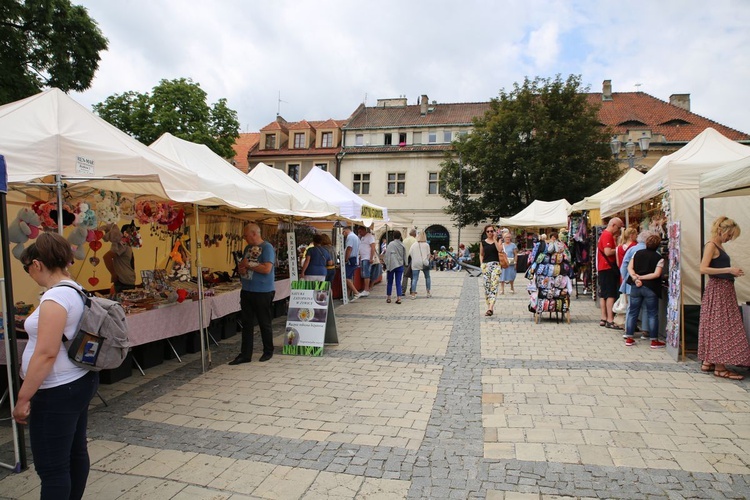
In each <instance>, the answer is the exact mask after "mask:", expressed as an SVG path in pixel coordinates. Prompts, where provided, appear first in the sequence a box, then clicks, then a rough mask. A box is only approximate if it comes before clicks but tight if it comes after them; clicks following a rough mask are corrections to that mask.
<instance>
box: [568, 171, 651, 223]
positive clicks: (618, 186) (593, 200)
mask: <svg viewBox="0 0 750 500" xmlns="http://www.w3.org/2000/svg"><path fill="white" fill-rule="evenodd" d="M641 177H643V173H642V172H639V171H638V170H636V169H634V168H631V169H628V171H627V172H625V175H623V176H622V177H620V178H619V179H617V180H616V181H615V182H613V183H612V184H610V185H609V186H607V187H605V188H604V189H602V190H601V191H599V192H598V193H596V194H592V195H591V196H587V197H585V198H584V199H582V200H581V201H579V202H577V203H573V204H572V205H571V206H570V207H568V213H569V214H571V213H573V212H580V211H582V210H598V209H599V208H600V207H601V205H602V202H603V201H604V200H607V199H609V198H613V197H616V196H618V195H619V194H620V193H622V192H623V191H624V190H626V189H627V188H629V187H630V186H632V185H633V184H635V183H636V182H638V181H639V180H640V178H641Z"/></svg>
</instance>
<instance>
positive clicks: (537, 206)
mask: <svg viewBox="0 0 750 500" xmlns="http://www.w3.org/2000/svg"><path fill="white" fill-rule="evenodd" d="M569 207H570V203H568V200H566V199H564V198H563V199H561V200H555V201H540V200H534V201H533V202H531V204H530V205H529V206H528V207H526V208H524V209H523V210H521V211H520V212H518V213H517V214H516V215H514V216H513V217H500V219H499V220H498V222H497V224H498V225H500V226H510V227H564V226H567V225H568V208H569Z"/></svg>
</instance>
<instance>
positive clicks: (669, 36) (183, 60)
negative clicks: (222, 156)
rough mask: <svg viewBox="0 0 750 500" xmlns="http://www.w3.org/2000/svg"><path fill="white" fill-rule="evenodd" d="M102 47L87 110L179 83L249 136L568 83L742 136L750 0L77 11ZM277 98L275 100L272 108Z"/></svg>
mask: <svg viewBox="0 0 750 500" xmlns="http://www.w3.org/2000/svg"><path fill="white" fill-rule="evenodd" d="M75 3H80V4H83V5H84V6H86V7H88V8H89V11H90V14H91V16H92V17H93V18H94V19H95V20H96V21H97V22H98V23H99V25H100V28H101V29H102V31H103V32H104V34H105V36H107V38H109V40H110V50H109V51H108V52H107V53H105V54H104V55H103V60H102V63H101V67H100V70H99V72H98V73H97V76H96V79H95V81H94V84H93V86H92V88H91V89H90V90H89V91H87V92H85V93H83V94H78V95H75V97H76V99H78V100H79V101H80V102H82V103H83V104H86V105H90V104H92V103H94V102H99V101H102V100H104V99H105V98H106V97H107V96H109V95H112V94H115V93H122V92H125V91H128V90H137V91H140V92H147V91H150V90H151V88H152V87H154V86H155V85H157V84H158V83H159V81H160V80H161V79H173V78H180V77H189V78H192V79H193V80H194V81H195V82H198V83H200V84H201V87H202V88H203V89H204V90H205V91H206V92H207V93H208V96H209V101H210V102H216V100H218V99H219V98H221V97H226V98H227V99H228V104H229V106H230V107H231V108H232V109H235V110H236V111H237V112H238V114H239V118H240V122H241V124H242V129H243V130H251V131H252V130H258V129H259V128H261V127H263V126H264V125H266V124H267V123H269V122H271V121H272V120H274V118H275V116H276V112H277V109H280V112H281V114H282V116H284V117H285V118H286V119H288V120H293V121H297V120H301V119H303V118H304V119H309V120H318V119H326V118H336V119H345V118H347V117H348V116H349V115H350V114H351V112H352V111H354V109H356V107H357V106H358V105H359V103H361V102H363V101H364V99H365V96H367V102H368V103H369V104H374V103H375V101H376V99H378V98H383V97H395V96H399V95H403V94H406V95H407V98H408V100H409V102H410V103H415V102H416V99H417V97H418V96H419V95H421V94H425V93H426V94H428V95H429V97H430V99H435V100H437V101H439V102H476V101H486V100H488V99H490V98H491V97H495V96H497V94H498V91H499V90H500V89H501V88H505V89H510V88H512V86H513V84H514V82H520V81H522V80H523V78H524V77H527V76H528V77H529V78H533V77H535V76H541V77H545V78H546V77H554V76H555V75H556V74H558V73H559V74H561V75H562V76H563V77H566V76H567V75H569V74H580V75H582V77H583V81H584V82H588V83H590V85H591V90H592V91H596V92H598V91H600V90H601V82H602V80H605V79H611V80H612V81H613V87H614V90H615V91H621V92H622V91H633V90H636V87H635V84H636V83H642V84H643V85H642V86H641V87H639V89H640V90H642V91H644V92H648V93H649V94H651V95H654V96H655V97H658V98H660V99H663V100H667V101H668V100H669V95H670V94H673V93H690V94H691V98H692V104H693V111H695V112H697V113H699V114H702V115H704V116H706V117H708V118H710V119H713V120H716V121H718V122H720V123H722V124H724V125H728V126H732V127H734V128H738V129H740V130H743V131H745V132H748V133H750V116H748V113H746V111H745V108H746V103H747V102H748V98H750V89H749V87H748V85H747V82H748V81H750V78H749V77H750V55H749V54H748V51H747V50H746V48H747V46H748V45H750V33H749V32H748V30H747V29H746V27H747V26H748V25H750V2H732V1H731V0H715V1H713V2H712V3H711V8H710V9H704V8H701V7H702V5H703V4H702V3H699V2H697V0H688V1H677V0H665V1H662V2H658V3H653V4H650V5H649V6H648V9H647V10H646V11H645V12H644V11H643V9H639V8H632V9H631V8H622V4H620V3H616V2H610V1H604V2H601V1H594V0H574V1H552V0H550V1H544V0H528V1H526V2H523V3H516V2H493V1H490V0H465V1H463V2H450V1H447V0H433V1H430V2H428V1H421V0H418V1H412V2H403V1H398V0H381V1H379V2H351V1H344V0H319V1H316V2H296V1H291V0H277V1H275V2H264V3H255V2H245V1H242V0H219V1H216V2H210V3H209V2H202V1H198V0H183V1H177V0H162V1H159V2H153V1H148V0H121V1H119V2H104V1H101V0H77V1H76V2H75ZM279 92H280V93H281V99H282V100H283V101H286V102H282V103H281V104H280V107H279V102H278V99H279Z"/></svg>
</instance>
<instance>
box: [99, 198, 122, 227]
mask: <svg viewBox="0 0 750 500" xmlns="http://www.w3.org/2000/svg"><path fill="white" fill-rule="evenodd" d="M98 198H99V199H98V200H97V203H96V216H97V217H98V218H99V223H100V224H104V225H106V224H117V222H119V220H120V207H119V205H118V204H117V195H116V194H115V193H112V192H110V191H100V192H99V195H98Z"/></svg>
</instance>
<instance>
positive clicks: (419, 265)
mask: <svg viewBox="0 0 750 500" xmlns="http://www.w3.org/2000/svg"><path fill="white" fill-rule="evenodd" d="M409 257H411V298H412V299H416V298H417V283H418V282H419V273H420V271H421V272H423V273H424V279H425V285H427V297H432V293H430V289H431V288H432V286H431V285H432V281H431V280H430V245H429V244H428V243H427V236H426V235H425V233H424V232H422V233H419V236H417V242H416V243H414V244H413V245H412V246H411V248H410V249H409Z"/></svg>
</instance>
